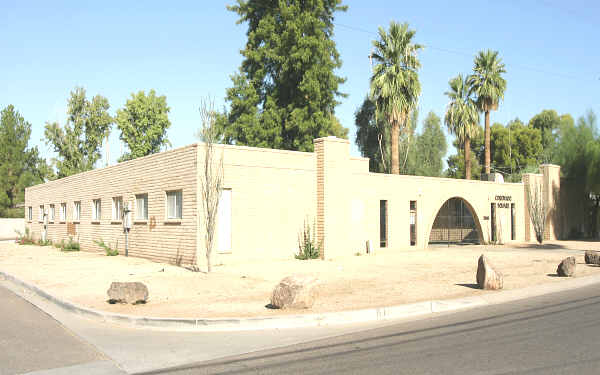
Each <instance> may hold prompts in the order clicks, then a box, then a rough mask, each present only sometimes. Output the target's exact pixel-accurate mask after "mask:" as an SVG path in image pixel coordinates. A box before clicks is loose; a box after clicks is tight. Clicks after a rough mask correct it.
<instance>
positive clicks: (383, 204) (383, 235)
mask: <svg viewBox="0 0 600 375" xmlns="http://www.w3.org/2000/svg"><path fill="white" fill-rule="evenodd" d="M387 208H388V207H387V201H379V247H387V245H388V230H387V227H388V222H387V221H388V213H387Z"/></svg>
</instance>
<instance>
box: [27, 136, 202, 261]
mask: <svg viewBox="0 0 600 375" xmlns="http://www.w3.org/2000/svg"><path fill="white" fill-rule="evenodd" d="M196 149H197V146H196V145H191V146H187V147H183V148H178V149H175V150H171V151H167V152H162V153H159V154H154V155H150V156H146V157H143V158H139V159H135V160H131V161H128V162H124V163H119V164H116V165H114V166H110V167H107V168H101V169H95V170H92V171H88V172H84V173H79V174H76V175H73V176H69V177H65V178H62V179H59V180H55V181H51V182H48V183H45V184H41V185H36V186H32V187H30V188H27V189H26V190H25V213H26V215H27V207H29V206H31V207H32V211H33V220H31V221H29V220H27V216H26V217H25V220H26V225H27V227H29V228H30V229H31V231H32V233H33V235H34V236H35V237H36V238H40V237H41V231H42V226H43V223H42V222H40V221H39V219H38V210H39V206H40V205H44V209H45V210H46V211H47V210H48V209H49V206H50V204H54V205H55V210H56V219H55V221H54V222H50V223H49V224H48V238H49V239H51V240H53V241H60V240H61V239H67V238H68V237H69V234H68V233H67V223H73V203H74V202H75V201H81V219H80V220H79V222H78V223H76V224H75V229H76V234H75V235H71V236H70V237H73V238H74V239H75V240H78V241H79V242H80V244H81V246H82V249H84V250H92V251H102V250H101V249H100V247H98V246H97V245H96V244H95V243H94V242H93V241H97V240H100V239H102V240H103V241H104V242H105V243H110V245H112V246H113V247H114V246H115V245H116V242H117V241H118V248H119V251H120V253H121V254H124V245H125V236H124V234H123V226H122V223H121V221H113V220H112V198H113V197H117V196H122V197H123V203H126V202H129V203H130V207H132V208H133V209H134V208H135V207H134V202H135V194H144V193H147V194H148V218H149V220H148V221H135V220H134V221H133V224H132V226H131V231H130V233H129V255H131V256H139V257H144V258H150V259H154V260H160V261H167V262H176V261H177V259H178V258H179V259H180V260H181V261H183V262H188V263H189V262H191V261H192V259H193V257H194V255H195V251H196V237H195V235H194V234H195V232H196V223H197V205H196V162H197V159H196ZM169 190H182V193H183V213H182V214H183V215H182V219H181V220H171V221H168V220H166V219H165V218H166V213H165V208H166V203H165V202H166V191H169ZM98 198H99V199H101V205H102V210H101V215H102V217H101V220H100V221H99V222H98V223H92V200H93V199H98ZM63 202H65V203H67V217H66V220H65V222H60V221H59V210H60V204H61V203H63ZM190 234H191V235H190Z"/></svg>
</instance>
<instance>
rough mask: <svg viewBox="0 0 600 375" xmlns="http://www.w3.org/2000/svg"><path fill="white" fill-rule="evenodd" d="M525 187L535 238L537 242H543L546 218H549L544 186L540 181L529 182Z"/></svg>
mask: <svg viewBox="0 0 600 375" xmlns="http://www.w3.org/2000/svg"><path fill="white" fill-rule="evenodd" d="M525 189H526V190H527V209H528V210H529V217H531V223H532V224H533V230H534V231H535V239H536V240H537V242H539V243H542V242H543V241H544V231H545V230H546V219H547V218H548V207H547V205H546V204H545V202H544V198H543V195H542V186H541V184H539V183H534V184H533V185H530V184H527V185H526V186H525Z"/></svg>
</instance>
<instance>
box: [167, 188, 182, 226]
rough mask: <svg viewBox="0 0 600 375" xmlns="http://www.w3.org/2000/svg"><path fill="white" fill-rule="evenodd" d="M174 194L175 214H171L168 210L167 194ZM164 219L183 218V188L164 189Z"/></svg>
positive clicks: (174, 219) (175, 219) (177, 219)
mask: <svg viewBox="0 0 600 375" xmlns="http://www.w3.org/2000/svg"><path fill="white" fill-rule="evenodd" d="M172 195H174V196H175V211H176V212H175V215H174V216H171V215H170V212H169V196H172ZM165 219H166V220H167V221H180V220H182V219H183V190H182V189H178V190H167V191H165Z"/></svg>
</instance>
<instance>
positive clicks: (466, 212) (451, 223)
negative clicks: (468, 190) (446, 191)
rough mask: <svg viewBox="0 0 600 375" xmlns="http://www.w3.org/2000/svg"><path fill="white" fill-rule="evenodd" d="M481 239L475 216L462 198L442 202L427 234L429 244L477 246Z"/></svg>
mask: <svg viewBox="0 0 600 375" xmlns="http://www.w3.org/2000/svg"><path fill="white" fill-rule="evenodd" d="M481 238H482V234H481V230H480V229H479V225H478V222H477V219H476V216H475V215H474V213H473V211H472V208H471V206H470V205H469V204H468V203H467V202H466V201H465V200H464V199H462V198H450V199H448V200H447V201H446V202H444V204H443V205H442V207H441V208H440V210H439V211H438V213H437V216H436V217H435V220H434V222H433V226H432V227H431V232H430V233H429V243H430V244H479V243H481Z"/></svg>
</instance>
